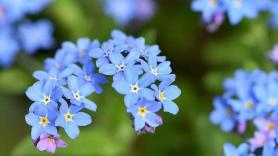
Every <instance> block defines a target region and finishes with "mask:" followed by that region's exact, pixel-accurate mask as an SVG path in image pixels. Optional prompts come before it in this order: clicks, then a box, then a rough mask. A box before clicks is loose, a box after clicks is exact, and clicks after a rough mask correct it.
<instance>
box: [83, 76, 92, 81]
mask: <svg viewBox="0 0 278 156" xmlns="http://www.w3.org/2000/svg"><path fill="white" fill-rule="evenodd" d="M84 79H85V80H87V81H91V80H92V78H91V76H90V75H85V76H84Z"/></svg>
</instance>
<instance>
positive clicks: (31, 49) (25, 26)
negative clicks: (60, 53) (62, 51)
mask: <svg viewBox="0 0 278 156" xmlns="http://www.w3.org/2000/svg"><path fill="white" fill-rule="evenodd" d="M52 33H53V27H52V24H51V23H50V22H49V21H47V20H40V21H38V22H35V23H32V22H29V21H26V22H24V23H22V24H21V25H20V26H19V28H18V35H19V39H20V42H21V43H22V47H23V48H24V50H26V52H27V53H30V54H33V53H35V52H36V51H37V50H38V49H49V48H51V47H52V46H53V44H54V39H53V36H52Z"/></svg>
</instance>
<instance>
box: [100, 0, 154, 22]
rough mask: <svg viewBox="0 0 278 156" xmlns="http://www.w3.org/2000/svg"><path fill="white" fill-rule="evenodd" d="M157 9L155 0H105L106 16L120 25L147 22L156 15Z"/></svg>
mask: <svg viewBox="0 0 278 156" xmlns="http://www.w3.org/2000/svg"><path fill="white" fill-rule="evenodd" d="M155 7H156V6H155V2H154V1H153V0H104V10H105V12H106V14H108V15H110V16H112V17H113V18H114V19H115V21H116V22H117V23H118V24H119V25H127V24H128V23H129V22H130V21H132V20H140V21H146V20H148V19H150V18H151V17H152V16H153V15H154V12H155Z"/></svg>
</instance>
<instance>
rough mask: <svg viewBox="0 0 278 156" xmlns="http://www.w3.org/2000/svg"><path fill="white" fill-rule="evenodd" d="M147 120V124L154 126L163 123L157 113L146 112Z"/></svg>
mask: <svg viewBox="0 0 278 156" xmlns="http://www.w3.org/2000/svg"><path fill="white" fill-rule="evenodd" d="M145 120H146V122H147V124H148V125H150V126H152V127H157V126H159V125H160V124H161V119H160V117H159V116H158V115H156V114H155V113H148V114H146V116H145Z"/></svg>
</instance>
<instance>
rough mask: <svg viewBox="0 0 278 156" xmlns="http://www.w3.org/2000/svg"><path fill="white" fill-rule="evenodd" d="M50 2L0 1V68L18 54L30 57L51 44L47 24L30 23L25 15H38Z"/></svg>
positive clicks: (50, 32)
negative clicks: (25, 54) (29, 55)
mask: <svg viewBox="0 0 278 156" xmlns="http://www.w3.org/2000/svg"><path fill="white" fill-rule="evenodd" d="M51 1H52V0H39V1H38V0H20V1H18V0H0V66H2V67H8V66H10V65H11V64H12V63H13V60H14V57H15V55H16V54H17V53H18V52H19V51H26V52H27V53H29V54H33V53H35V52H36V51H37V50H38V49H40V48H43V49H47V48H49V47H51V46H52V45H53V41H54V40H53V37H52V33H53V28H52V25H51V23H50V22H49V21H47V20H39V21H37V22H31V21H30V20H28V19H26V16H27V15H30V14H37V13H39V12H40V11H41V10H42V9H43V8H45V7H46V6H47V5H48V4H49V3H50V2H51Z"/></svg>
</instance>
